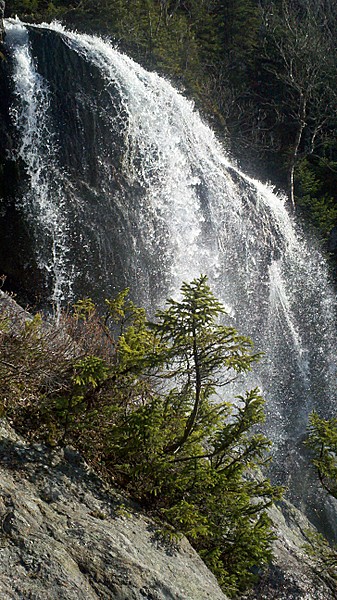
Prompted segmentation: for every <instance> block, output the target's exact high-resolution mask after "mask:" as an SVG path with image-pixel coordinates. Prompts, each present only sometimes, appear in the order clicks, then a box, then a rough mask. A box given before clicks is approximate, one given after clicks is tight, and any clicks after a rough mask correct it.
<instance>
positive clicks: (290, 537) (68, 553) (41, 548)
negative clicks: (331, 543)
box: [0, 422, 337, 600]
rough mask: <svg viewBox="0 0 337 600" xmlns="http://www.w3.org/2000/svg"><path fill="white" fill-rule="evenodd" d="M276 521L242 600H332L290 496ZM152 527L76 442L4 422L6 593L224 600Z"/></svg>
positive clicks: (183, 549) (1, 549)
mask: <svg viewBox="0 0 337 600" xmlns="http://www.w3.org/2000/svg"><path fill="white" fill-rule="evenodd" d="M272 518H273V521H274V523H275V533H276V536H277V540H276V541H275V544H274V559H273V562H272V564H271V566H270V568H269V569H268V570H267V572H266V573H265V574H262V576H261V578H260V580H259V583H258V585H257V587H256V589H255V590H254V591H253V592H251V593H250V594H247V595H245V596H242V600H243V599H244V598H245V599H246V600H334V599H335V598H336V594H337V590H336V587H333V585H332V584H331V582H329V581H328V580H327V579H325V580H324V579H322V577H321V576H320V574H319V572H318V570H317V568H316V566H315V564H314V563H312V562H311V560H309V558H308V557H307V555H306V554H305V551H304V550H303V544H304V543H305V542H306V533H305V532H306V529H307V528H309V527H310V524H309V522H308V521H307V520H306V518H305V517H304V516H303V515H302V514H301V513H300V512H299V511H298V510H297V509H295V508H294V507H293V506H292V505H291V504H289V503H287V502H283V503H282V504H281V505H280V507H278V508H274V509H273V510H272ZM158 527H159V526H158V524H156V523H155V522H154V521H153V520H152V519H150V518H149V517H148V516H146V515H144V514H143V513H142V511H141V510H140V509H139V507H137V505H135V504H134V503H132V502H131V501H130V500H129V499H128V498H126V497H124V496H122V495H121V494H120V493H119V492H117V491H116V490H113V489H108V488H107V486H106V485H105V484H104V482H103V481H102V480H101V479H100V478H99V477H98V476H96V475H95V474H94V473H93V472H92V471H91V470H90V469H89V468H88V466H87V465H86V464H85V462H84V461H83V460H82V458H81V456H80V455H79V454H78V453H77V452H76V451H75V450H73V449H72V448H69V447H68V448H64V449H48V448H47V447H45V446H43V445H40V444H29V443H27V442H25V441H24V440H22V439H21V438H20V437H19V436H18V435H16V433H14V431H13V430H12V429H11V428H10V427H9V426H8V424H6V423H5V422H2V424H1V425H0V553H1V560H0V597H1V599H2V600H22V599H26V598H33V599H34V600H98V599H106V600H108V599H114V600H144V599H148V600H207V599H209V600H226V595H225V594H224V593H223V592H222V591H221V590H220V588H219V586H218V585H217V582H216V580H215V578H214V577H213V575H212V574H211V573H210V572H209V571H208V569H207V568H206V566H205V565H204V563H203V562H202V561H201V559H200V558H199V557H198V555H197V554H196V553H195V552H194V550H193V549H192V548H191V546H190V545H189V544H188V542H187V541H186V540H184V539H183V540H182V541H181V542H179V543H178V545H177V546H172V545H168V544H165V543H164V542H163V541H161V539H160V536H158Z"/></svg>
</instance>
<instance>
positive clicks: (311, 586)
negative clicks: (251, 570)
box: [242, 501, 337, 600]
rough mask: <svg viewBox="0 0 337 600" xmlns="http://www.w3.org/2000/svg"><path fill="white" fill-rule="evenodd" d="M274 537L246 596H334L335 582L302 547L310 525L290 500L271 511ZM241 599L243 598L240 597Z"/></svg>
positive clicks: (300, 599)
mask: <svg viewBox="0 0 337 600" xmlns="http://www.w3.org/2000/svg"><path fill="white" fill-rule="evenodd" d="M270 516H271V518H272V520H273V522H274V527H275V535H276V540H275V543H274V547H273V554H274V556H273V560H272V563H271V565H270V566H269V568H268V570H267V571H266V572H265V574H263V575H262V576H261V578H260V579H259V582H258V584H257V586H256V587H255V589H254V591H253V592H251V593H250V594H248V595H247V596H245V597H244V598H245V599H247V600H248V599H249V600H335V599H336V598H337V584H336V582H335V581H333V580H332V579H330V578H329V577H328V576H327V575H326V574H324V573H322V570H321V567H319V566H318V563H317V561H316V560H313V559H310V558H309V557H308V554H307V553H306V551H305V549H304V548H305V545H307V544H308V531H309V530H312V525H311V524H310V522H309V521H308V519H307V518H306V517H305V516H304V515H303V514H302V513H301V512H300V511H299V510H297V509H296V508H295V507H294V506H293V505H292V504H291V503H290V502H287V501H282V502H281V503H280V504H279V506H278V507H276V506H274V507H273V508H272V509H271V511H270ZM242 600H243V598H242Z"/></svg>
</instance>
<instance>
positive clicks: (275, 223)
mask: <svg viewBox="0 0 337 600" xmlns="http://www.w3.org/2000/svg"><path fill="white" fill-rule="evenodd" d="M5 25H6V43H7V46H8V49H9V52H10V54H11V57H12V59H11V60H12V77H13V81H14V94H15V97H14V101H13V108H12V120H13V127H14V128H15V131H16V137H17V144H16V149H15V152H16V155H17V157H18V158H19V159H20V161H21V162H22V164H23V165H24V170H25V175H26V178H25V182H26V183H25V186H24V189H23V191H22V194H21V196H20V198H19V199H18V203H19V204H20V206H21V207H22V210H23V211H24V213H25V215H26V218H27V220H28V221H29V222H30V223H31V227H32V229H33V230H34V235H35V236H36V253H37V256H38V260H39V263H40V264H41V265H43V268H44V269H45V271H46V276H48V280H49V289H50V292H49V294H50V298H51V300H52V301H53V302H54V303H57V304H60V303H61V302H62V301H63V300H64V299H67V300H71V299H72V297H76V296H77V297H78V296H84V295H89V296H92V297H97V298H99V297H102V296H103V297H104V296H109V295H111V294H113V293H114V292H115V291H116V290H118V289H120V288H121V287H125V286H126V285H128V286H130V288H131V292H132V294H133V297H134V298H135V299H136V300H137V301H138V302H141V303H142V304H145V305H146V306H147V307H148V309H149V310H150V311H151V310H153V307H155V306H158V304H160V303H162V302H163V300H164V299H165V298H166V297H167V296H169V295H172V294H175V293H177V290H178V289H179V287H180V284H181V282H182V281H183V280H185V281H189V280H191V279H192V278H194V277H196V276H198V275H199V274H200V273H204V274H207V275H208V277H209V281H210V285H211V287H212V289H213V290H214V292H215V294H216V295H217V296H218V297H219V298H220V299H221V300H222V302H223V303H224V305H225V306H226V308H227V311H228V320H229V322H230V324H232V325H234V326H236V327H237V328H238V329H239V331H240V332H242V333H245V334H247V335H250V336H251V337H252V338H253V340H254V342H255V345H256V347H257V349H258V350H260V351H263V352H264V353H265V356H264V358H263V360H262V361H261V364H260V366H259V368H258V369H257V371H256V373H255V374H254V375H252V376H251V381H250V382H249V383H250V384H251V385H252V386H253V385H259V386H260V387H261V388H262V390H263V392H264V394H265V396H266V398H267V424H266V428H267V431H268V433H269V435H270V436H271V437H272V438H273V441H274V447H275V450H274V452H275V454H276V455H277V456H278V460H277V462H278V464H279V465H280V470H282V471H286V472H287V473H286V475H287V474H289V473H290V472H292V473H293V475H294V480H296V477H298V474H299V471H300V469H301V459H300V458H299V456H300V454H301V453H300V452H298V449H299V447H300V445H301V443H302V442H301V440H302V437H303V435H304V432H305V428H306V424H307V418H308V414H309V412H310V411H311V410H312V409H313V408H316V409H317V410H319V411H320V412H321V413H322V414H325V415H329V414H330V411H331V408H332V406H333V402H334V400H335V398H334V395H335V377H336V375H335V369H336V333H335V297H334V293H333V290H332V288H331V287H330V285H329V281H328V275H327V270H326V266H325V262H324V259H323V258H322V256H321V254H320V252H319V250H318V249H317V248H316V246H315V244H314V242H310V243H308V242H307V241H306V240H305V239H304V236H303V235H302V234H301V233H300V231H299V230H298V227H297V225H296V223H295V222H294V221H293V218H292V217H291V216H290V215H289V213H288V211H287V209H286V206H285V200H284V198H283V197H281V196H279V195H277V194H275V193H274V192H273V191H272V189H271V188H270V187H267V186H265V185H263V184H262V183H260V182H258V181H254V180H252V179H250V178H248V177H247V176H245V175H244V174H243V173H241V172H240V171H239V170H238V169H237V168H236V167H235V166H234V165H233V164H231V162H230V161H229V159H228V157H227V155H226V153H225V151H224V149H223V147H222V145H221V144H220V142H219V141H218V140H217V139H216V137H215V135H214V133H213V132H212V131H211V129H210V128H209V127H208V126H207V125H206V124H205V123H204V122H203V120H202V118H201V117H200V115H199V114H198V113H197V111H196V110H195V109H194V106H193V104H192V103H191V102H190V101H188V100H187V99H186V98H184V97H183V95H181V94H180V93H178V92H177V91H176V90H175V89H174V88H173V87H172V85H171V84H170V83H169V82H168V81H166V80H165V79H163V78H162V77H159V76H158V75H157V74H156V73H150V72H147V71H146V70H144V69H143V68H142V67H141V66H140V65H138V64H136V63H135V62H134V61H133V60H131V59H130V58H129V57H127V56H125V55H123V54H121V53H120V52H119V51H118V50H116V49H115V48H114V47H113V45H112V44H111V43H110V42H108V41H104V40H102V39H101V38H99V37H94V36H91V35H84V34H78V33H74V32H69V31H67V30H65V29H64V28H63V27H62V26H61V25H60V24H57V23H54V24H51V25H42V26H29V27H28V26H25V25H23V24H22V23H20V22H17V21H11V20H8V21H6V24H5ZM242 385H246V386H247V385H249V384H247V382H245V383H244V384H243V383H242V382H241V384H240V386H241V390H240V391H242ZM232 392H233V393H235V390H232ZM296 473H297V475H296ZM283 480H284V477H283ZM295 487H296V486H295ZM298 493H299V494H300V492H298ZM296 494H297V492H294V495H295V496H296Z"/></svg>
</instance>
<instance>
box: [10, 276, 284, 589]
mask: <svg viewBox="0 0 337 600" xmlns="http://www.w3.org/2000/svg"><path fill="white" fill-rule="evenodd" d="M106 306H107V313H106V315H105V316H104V315H103V316H100V315H99V314H98V313H97V311H96V308H95V307H94V305H93V303H92V301H91V300H90V299H86V300H83V301H80V302H77V303H76V305H75V307H74V312H73V315H65V316H61V319H60V325H59V328H60V329H59V331H58V330H57V328H48V327H46V326H45V325H44V324H43V323H42V321H41V318H40V317H39V316H38V317H36V318H35V319H33V320H32V321H31V322H28V323H27V324H26V325H25V326H24V327H23V328H22V326H21V329H20V328H19V330H18V331H16V332H15V336H14V337H15V344H14V345H13V335H12V333H13V328H12V325H10V327H9V330H8V325H7V324H6V323H7V319H8V317H7V316H4V318H3V320H2V322H3V323H4V326H3V327H2V332H3V333H2V337H1V340H2V343H1V346H0V350H1V354H0V367H1V369H2V372H1V375H2V376H3V377H4V378H5V380H6V382H7V383H8V381H9V375H12V370H13V369H14V371H16V370H17V369H21V364H22V363H24V364H25V370H24V371H20V378H19V379H18V380H17V382H16V383H15V378H14V379H13V381H12V382H11V384H10V386H11V387H10V393H9V394H8V398H7V402H6V403H4V410H6V411H7V414H8V416H10V418H11V419H12V421H13V422H14V423H15V425H16V426H17V427H18V428H19V429H20V430H21V431H22V432H24V433H25V434H26V435H29V436H31V437H34V438H36V437H37V438H39V439H44V440H47V441H48V442H49V443H52V444H56V443H63V442H64V441H67V442H71V443H72V444H73V445H74V446H76V447H77V448H78V450H80V451H81V452H82V453H83V454H84V456H85V458H86V459H87V460H89V461H91V462H92V463H93V464H95V465H96V466H98V467H99V468H101V470H102V472H103V473H105V475H106V476H109V477H112V478H113V481H114V483H115V484H119V485H120V486H122V487H123V488H124V489H125V490H127V491H128V492H129V493H130V494H131V495H132V496H133V497H134V498H136V499H137V500H138V501H139V502H141V503H142V504H143V506H145V507H147V508H149V509H151V510H152V511H155V512H156V514H158V515H161V519H164V520H165V521H166V523H167V525H164V526H163V527H162V528H161V531H162V536H164V537H165V539H166V541H167V540H168V538H169V539H170V540H171V541H172V540H175V541H176V540H177V539H178V538H179V536H180V535H186V536H187V537H188V539H189V540H190V541H191V543H192V544H193V545H194V547H195V548H196V549H197V550H198V552H199V553H200V554H201V556H202V557H203V559H204V560H205V562H206V564H207V565H208V566H209V567H210V568H211V569H212V570H213V571H214V573H215V574H216V575H217V577H218V579H219V581H220V582H221V583H222V585H223V586H224V588H225V589H226V592H227V593H230V594H235V593H238V592H240V591H242V590H243V589H245V588H246V587H247V586H249V585H250V584H251V583H252V582H253V581H254V575H253V567H256V566H261V565H263V564H264V563H266V562H267V561H268V560H269V558H270V547H271V541H272V539H273V535H272V529H271V523H270V521H269V519H268V517H267V515H266V508H267V507H268V506H269V505H270V504H271V503H272V502H273V501H274V500H275V499H276V498H278V497H279V496H280V493H281V490H280V489H278V488H275V487H273V486H272V485H271V484H270V482H269V480H267V479H265V478H264V477H263V476H262V474H261V472H260V470H259V467H260V465H262V464H264V462H265V461H266V459H267V458H268V448H269V441H268V440H267V439H266V438H265V437H264V436H263V435H262V434H261V433H259V432H258V431H257V429H256V426H259V424H261V423H262V422H263V419H264V414H263V405H264V401H263V399H262V397H261V395H260V392H259V390H258V389H254V390H250V391H247V392H246V393H245V394H243V395H242V396H239V397H237V398H235V399H234V400H233V401H232V402H229V401H224V400H222V401H221V399H220V396H221V393H222V388H223V386H225V385H226V384H227V383H228V382H230V381H232V380H233V379H235V378H237V377H238V376H239V375H240V374H241V373H245V372H246V371H247V370H250V369H251V367H252V364H253V363H254V362H255V361H256V360H258V358H259V356H258V355H257V354H254V353H253V350H252V342H251V340H249V339H248V338H246V337H244V336H240V335H239V334H238V333H237V332H236V330H235V329H233V328H232V327H228V326H226V325H224V324H223V323H222V322H219V319H220V318H221V319H222V320H223V319H224V318H225V316H226V315H225V311H224V308H223V306H222V305H221V304H220V303H219V302H218V301H217V299H216V298H215V297H214V296H213V294H212V292H211V290H210V288H209V286H208V284H207V279H206V277H205V276H201V277H199V278H198V279H195V280H194V281H192V282H191V283H184V284H183V286H182V289H181V299H180V300H173V299H170V300H168V301H167V306H166V308H165V309H163V310H160V311H158V313H157V316H156V320H155V322H152V323H148V322H147V321H146V316H145V312H144V310H142V309H139V308H138V307H136V306H135V305H134V304H133V303H132V301H130V300H129V299H128V293H127V290H126V291H124V292H122V293H121V294H119V295H118V296H117V297H116V298H115V299H110V300H108V301H107V302H106ZM57 331H58V332H57ZM70 334H71V337H70ZM50 336H51V337H50ZM27 340H29V344H28V345H27ZM65 340H67V342H66V344H65ZM73 340H74V342H73ZM101 340H103V343H102V342H101ZM107 344H109V345H110V346H111V348H112V351H111V352H109V351H108V350H107ZM51 347H52V348H53V352H54V360H53V364H52V365H51V366H50V368H51V370H52V374H50V373H48V372H47V368H46V361H47V360H48V362H49V353H50V348H51ZM8 348H10V350H11V361H12V362H11V366H8V365H7V364H6V359H5V357H6V356H7V354H6V353H7V352H8ZM13 350H14V351H13ZM46 357H47V358H46ZM30 373H32V375H33V376H32V377H30ZM48 380H49V381H48ZM21 385H22V388H21V387H20V386H21ZM21 389H25V391H26V393H27V390H28V389H29V390H30V400H29V402H28V403H27V402H26V398H25V401H24V402H22V401H21V398H20V393H21ZM1 391H2V393H4V388H2V389H1ZM165 532H166V533H165Z"/></svg>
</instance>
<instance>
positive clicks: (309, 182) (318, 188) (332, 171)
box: [296, 157, 337, 238]
mask: <svg viewBox="0 0 337 600" xmlns="http://www.w3.org/2000/svg"><path fill="white" fill-rule="evenodd" d="M336 174H337V162H334V161H331V160H328V159H327V158H323V157H322V158H319V159H313V158H311V159H310V160H309V158H305V159H303V160H302V161H301V162H300V163H299V165H298V167H297V170H296V179H297V204H298V206H299V207H300V208H301V209H302V211H303V212H304V213H305V215H306V217H307V219H308V221H309V222H311V223H312V224H313V225H314V226H315V227H316V228H317V229H318V230H319V231H320V232H321V234H322V236H323V237H324V238H326V237H327V236H328V235H329V233H330V232H331V230H332V229H333V227H334V226H335V225H336V223H337V195H336Z"/></svg>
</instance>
